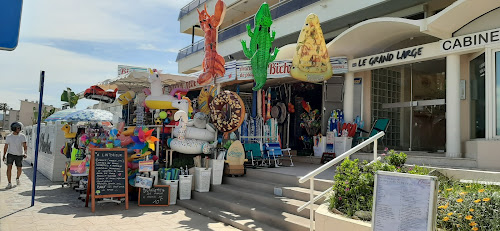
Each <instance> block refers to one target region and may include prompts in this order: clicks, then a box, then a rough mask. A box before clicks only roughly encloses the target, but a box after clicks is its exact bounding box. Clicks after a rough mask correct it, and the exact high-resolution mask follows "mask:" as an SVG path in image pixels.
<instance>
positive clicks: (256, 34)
mask: <svg viewBox="0 0 500 231" xmlns="http://www.w3.org/2000/svg"><path fill="white" fill-rule="evenodd" d="M271 24H273V21H272V19H271V11H270V10H269V5H268V4H267V3H263V4H262V5H261V6H260V8H259V11H257V14H256V15H255V19H254V25H255V26H254V30H253V32H252V30H251V29H250V24H247V32H248V36H250V49H248V48H247V44H246V41H245V40H241V45H242V46H243V53H244V54H245V56H246V57H247V58H249V59H250V63H251V65H252V74H253V78H254V79H255V83H256V85H255V87H253V88H252V89H253V90H254V91H257V90H260V89H262V87H264V84H265V83H266V81H267V66H268V64H269V63H270V62H272V61H274V59H276V55H277V54H278V52H279V49H278V48H274V52H273V53H272V54H270V52H271V48H272V43H273V41H274V37H275V36H276V32H275V31H273V33H272V35H270V34H269V32H270V31H271ZM323 43H324V42H323ZM205 46H206V45H205Z"/></svg>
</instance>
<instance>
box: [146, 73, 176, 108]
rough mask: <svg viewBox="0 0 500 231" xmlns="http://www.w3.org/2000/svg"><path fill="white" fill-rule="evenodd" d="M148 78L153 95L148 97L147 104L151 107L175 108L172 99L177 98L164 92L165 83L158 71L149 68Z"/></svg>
mask: <svg viewBox="0 0 500 231" xmlns="http://www.w3.org/2000/svg"><path fill="white" fill-rule="evenodd" d="M148 80H149V82H150V83H151V95H149V96H148V97H146V100H145V102H146V106H147V107H148V108H150V109H175V108H174V107H173V106H172V101H174V100H177V98H175V97H173V96H171V95H164V94H163V84H162V82H161V79H160V75H159V74H158V72H156V71H153V70H151V69H149V77H148Z"/></svg>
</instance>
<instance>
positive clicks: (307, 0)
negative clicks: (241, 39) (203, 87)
mask: <svg viewBox="0 0 500 231" xmlns="http://www.w3.org/2000/svg"><path fill="white" fill-rule="evenodd" d="M200 1H203V0H200ZM205 1H206V0H205ZM319 1H320V0H289V1H282V2H280V3H278V4H275V5H273V6H272V7H271V9H270V10H271V17H272V18H273V19H275V20H276V19H278V18H280V17H282V16H285V15H287V14H289V13H292V12H294V11H297V10H299V9H301V8H304V7H306V6H309V5H311V4H313V3H315V2H319ZM193 2H195V1H193ZM196 2H198V1H196ZM186 7H187V6H186ZM181 12H182V10H181ZM247 24H250V26H251V27H253V26H254V16H251V17H248V18H245V19H243V20H241V21H240V22H237V23H235V24H233V25H232V26H230V27H228V28H225V29H224V30H220V31H219V38H218V40H219V42H223V41H225V40H227V39H230V38H232V37H235V36H237V35H240V34H241V33H244V32H246V31H247ZM200 43H201V48H200V45H199V44H200ZM204 45H205V44H204V40H203V39H202V40H200V41H198V42H196V43H194V44H193V45H189V46H187V47H185V48H182V49H181V50H180V51H179V54H178V55H177V60H176V61H179V60H180V59H183V58H184V57H186V56H189V55H191V54H193V53H196V52H198V51H200V50H202V49H203V48H204Z"/></svg>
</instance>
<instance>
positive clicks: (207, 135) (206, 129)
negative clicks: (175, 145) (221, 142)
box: [174, 112, 215, 141]
mask: <svg viewBox="0 0 500 231" xmlns="http://www.w3.org/2000/svg"><path fill="white" fill-rule="evenodd" d="M207 120H208V117H207V116H206V115H205V114H204V113H202V112H198V113H196V114H195V115H194V119H193V120H190V121H189V122H188V123H187V127H186V133H185V134H184V136H185V138H186V139H195V140H203V141H214V140H215V129H214V128H213V127H212V126H213V125H211V124H208V123H207ZM180 129H181V128H180V127H176V128H175V129H174V136H175V137H178V136H179V130H180Z"/></svg>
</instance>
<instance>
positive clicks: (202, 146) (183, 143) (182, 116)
mask: <svg viewBox="0 0 500 231" xmlns="http://www.w3.org/2000/svg"><path fill="white" fill-rule="evenodd" d="M174 120H176V121H179V125H178V126H177V127H178V128H177V127H176V129H178V132H177V138H175V139H172V138H170V139H168V146H169V147H170V148H172V150H174V151H176V152H180V153H183V154H201V153H204V154H209V153H212V151H213V149H215V146H216V145H217V143H213V144H210V143H208V142H207V141H203V140H197V139H187V138H186V135H187V132H188V131H187V124H188V117H187V114H186V112H185V111H182V110H179V111H177V112H176V113H175V114H174Z"/></svg>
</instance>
